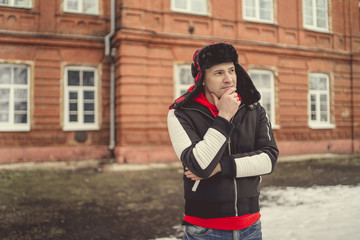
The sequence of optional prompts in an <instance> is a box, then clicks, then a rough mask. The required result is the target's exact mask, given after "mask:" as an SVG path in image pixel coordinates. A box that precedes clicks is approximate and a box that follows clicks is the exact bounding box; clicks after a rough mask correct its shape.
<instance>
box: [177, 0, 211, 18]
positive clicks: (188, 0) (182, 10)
mask: <svg viewBox="0 0 360 240" xmlns="http://www.w3.org/2000/svg"><path fill="white" fill-rule="evenodd" d="M181 1H185V2H186V8H177V7H176V3H175V2H176V0H171V11H173V12H180V13H187V14H193V15H204V16H208V15H209V3H208V0H196V1H203V4H205V12H199V11H195V10H192V9H191V2H192V1H195V0H181Z"/></svg>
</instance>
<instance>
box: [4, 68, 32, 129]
mask: <svg viewBox="0 0 360 240" xmlns="http://www.w3.org/2000/svg"><path fill="white" fill-rule="evenodd" d="M0 66H1V67H10V68H11V83H8V84H1V83H0V89H8V90H9V99H8V101H9V111H8V114H9V116H8V117H9V121H8V122H0V132H24V131H30V95H31V92H30V90H31V89H30V75H31V74H30V67H29V66H28V65H25V64H1V63H0ZM15 67H24V68H26V69H27V76H26V77H27V79H26V84H15V83H14V68H15ZM20 89H21V90H27V95H26V98H25V99H26V110H15V91H16V90H20ZM1 102H2V99H1V97H0V104H1ZM0 111H1V110H0ZM16 111H18V113H24V111H26V123H16V122H15V114H16Z"/></svg>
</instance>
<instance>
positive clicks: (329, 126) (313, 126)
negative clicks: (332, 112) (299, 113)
mask: <svg viewBox="0 0 360 240" xmlns="http://www.w3.org/2000/svg"><path fill="white" fill-rule="evenodd" d="M309 127H310V128H311V129H334V128H335V127H336V126H335V125H334V124H330V123H328V124H325V123H324V124H314V123H309Z"/></svg>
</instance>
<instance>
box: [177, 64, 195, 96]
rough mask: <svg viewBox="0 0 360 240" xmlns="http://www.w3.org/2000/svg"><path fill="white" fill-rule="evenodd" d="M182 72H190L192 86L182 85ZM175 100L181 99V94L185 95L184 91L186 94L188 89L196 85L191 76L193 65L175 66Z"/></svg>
mask: <svg viewBox="0 0 360 240" xmlns="http://www.w3.org/2000/svg"><path fill="white" fill-rule="evenodd" d="M181 70H185V71H188V73H189V74H190V78H191V79H192V81H191V83H190V84H181V79H180V71H181ZM174 73H175V74H174V80H175V81H174V83H175V86H174V99H177V98H178V97H180V96H181V95H183V94H181V93H184V91H185V92H186V91H187V90H188V88H189V87H190V86H192V85H194V81H195V80H193V79H194V78H193V77H192V75H191V64H180V63H179V64H175V65H174Z"/></svg>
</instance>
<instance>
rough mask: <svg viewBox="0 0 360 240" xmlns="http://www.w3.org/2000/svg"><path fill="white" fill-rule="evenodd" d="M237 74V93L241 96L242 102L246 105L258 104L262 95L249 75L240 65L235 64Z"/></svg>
mask: <svg viewBox="0 0 360 240" xmlns="http://www.w3.org/2000/svg"><path fill="white" fill-rule="evenodd" d="M235 72H236V77H237V87H236V88H237V90H236V92H237V93H239V94H240V96H241V101H243V102H244V103H245V104H246V105H250V104H253V103H255V102H258V101H259V100H260V98H261V95H260V93H259V91H258V90H257V89H256V87H255V85H254V83H253V82H252V80H251V78H250V76H249V74H248V73H247V72H246V71H245V70H244V69H243V68H242V67H241V66H240V64H238V63H237V64H235Z"/></svg>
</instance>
